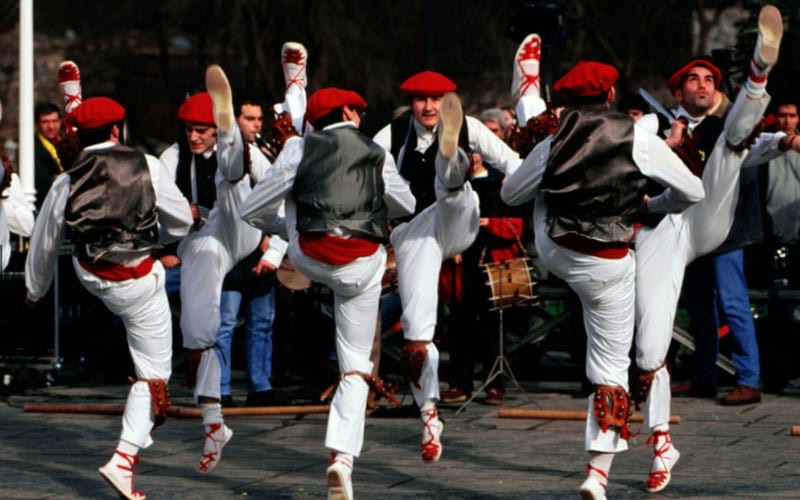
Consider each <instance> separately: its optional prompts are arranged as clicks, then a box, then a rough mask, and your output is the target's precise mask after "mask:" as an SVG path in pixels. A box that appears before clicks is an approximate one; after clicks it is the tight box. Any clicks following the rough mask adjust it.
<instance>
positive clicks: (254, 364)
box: [216, 98, 288, 407]
mask: <svg viewBox="0 0 800 500" xmlns="http://www.w3.org/2000/svg"><path fill="white" fill-rule="evenodd" d="M236 123H237V124H238V125H239V130H241V132H242V138H243V139H244V142H245V143H247V144H249V145H252V146H255V147H256V148H258V150H259V151H260V152H261V153H262V154H264V156H267V152H265V151H264V150H263V149H262V148H261V147H259V145H258V144H257V143H256V139H257V138H258V136H259V134H260V133H261V128H262V124H263V112H262V108H261V104H259V103H258V102H257V101H255V100H253V99H248V98H245V99H242V100H240V101H239V103H238V105H237V106H236ZM272 240H275V242H276V243H277V244H270V242H271V241H272ZM285 246H286V245H285V242H284V241H283V240H281V239H280V236H278V235H263V236H262V238H261V243H260V244H259V246H258V247H256V249H255V250H253V252H251V253H250V255H248V256H247V257H245V258H244V259H242V260H241V261H240V262H239V263H238V264H236V265H235V266H234V267H233V269H231V270H230V271H229V272H228V274H227V275H226V276H225V281H224V282H223V284H222V298H221V300H220V313H221V317H220V331H219V334H218V335H217V343H216V349H217V353H218V354H219V360H220V368H221V370H222V373H221V377H220V392H221V396H222V398H221V402H222V406H223V407H225V406H231V405H233V404H234V402H233V397H232V396H231V344H232V342H233V333H234V329H235V328H236V323H237V319H238V315H239V311H240V310H241V309H242V307H244V309H245V311H246V312H245V326H244V328H245V334H246V339H245V352H246V359H247V400H246V402H245V404H246V405H247V406H270V405H276V404H287V403H288V400H287V398H285V397H284V396H282V395H279V394H278V393H277V392H275V391H274V390H273V388H272V382H271V381H270V377H272V352H273V349H272V347H273V325H274V322H275V284H276V279H275V271H276V270H277V268H278V266H279V265H280V260H278V259H280V258H281V257H282V252H281V251H280V250H279V249H281V248H284V247H285ZM276 248H277V249H278V250H276ZM270 250H271V251H270Z"/></svg>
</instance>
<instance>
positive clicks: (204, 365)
mask: <svg viewBox="0 0 800 500" xmlns="http://www.w3.org/2000/svg"><path fill="white" fill-rule="evenodd" d="M221 380H222V366H221V365H220V363H219V356H218V355H217V351H216V350H215V349H206V350H205V351H203V354H202V356H201V358H200V364H199V365H198V366H197V380H196V382H195V385H194V400H195V402H196V403H199V400H200V397H201V396H203V397H207V398H213V399H220V382H221Z"/></svg>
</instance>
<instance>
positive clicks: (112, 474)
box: [25, 97, 192, 498]
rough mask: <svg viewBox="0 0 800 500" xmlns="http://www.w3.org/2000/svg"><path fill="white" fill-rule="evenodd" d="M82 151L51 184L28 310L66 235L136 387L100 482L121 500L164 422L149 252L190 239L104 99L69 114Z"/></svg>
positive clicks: (165, 368) (168, 345)
mask: <svg viewBox="0 0 800 500" xmlns="http://www.w3.org/2000/svg"><path fill="white" fill-rule="evenodd" d="M68 116H69V117H70V119H71V124H72V125H74V126H75V127H77V129H78V132H77V133H78V139H79V140H80V142H81V144H83V145H85V147H84V148H83V151H82V153H81V155H80V156H79V158H78V160H77V162H76V164H75V166H74V167H73V168H72V169H70V170H69V171H68V172H65V173H63V174H60V175H59V176H58V177H56V179H55V180H54V181H53V185H52V186H51V188H50V191H49V192H48V194H47V197H46V198H45V200H44V203H43V205H42V210H41V212H40V213H39V218H38V219H37V221H36V225H35V226H34V231H33V236H32V237H31V246H30V251H29V252H28V257H27V260H26V261H25V284H26V286H27V289H28V292H27V301H28V303H29V305H32V304H35V303H36V302H38V301H39V300H41V298H42V297H44V295H45V293H46V292H47V289H48V288H50V283H51V282H52V280H53V274H54V271H55V263H56V259H57V257H58V249H59V248H60V246H61V240H62V239H63V237H64V232H65V230H66V228H69V229H70V231H71V234H72V240H73V241H74V242H75V255H74V256H73V259H72V263H73V268H74V269H75V273H76V275H77V276H78V279H79V281H80V282H81V284H83V286H84V287H86V289H87V290H88V291H89V292H90V293H91V294H93V295H95V296H96V297H98V298H99V299H100V300H102V301H103V303H104V304H105V305H106V307H108V309H109V310H110V311H111V312H112V313H114V314H116V315H117V316H119V317H120V318H122V322H123V323H124V325H125V330H126V333H127V337H128V347H129V349H130V353H131V357H132V358H133V364H134V367H135V369H136V377H137V379H138V380H137V381H136V382H134V383H133V385H132V386H131V388H130V391H129V393H128V399H127V402H126V404H125V410H124V413H123V416H122V434H121V435H120V440H119V444H118V445H117V450H116V451H115V453H114V455H113V456H112V458H111V460H109V461H108V463H106V464H105V465H104V466H103V467H101V468H100V475H101V476H103V478H104V479H105V480H106V481H108V482H109V483H110V484H111V486H113V487H114V489H115V490H117V492H118V493H119V494H120V495H121V496H124V497H126V498H143V497H144V493H142V492H140V491H138V490H135V489H134V486H133V468H134V466H135V465H136V464H138V462H139V455H138V454H139V450H140V449H142V448H147V447H149V446H150V445H151V444H152V443H153V439H152V437H151V434H150V433H151V431H152V429H153V427H154V425H158V424H160V423H162V422H163V420H164V418H165V417H166V410H167V406H168V405H169V395H168V393H167V382H168V381H169V378H170V374H171V371H172V323H171V319H170V311H169V304H168V303H167V295H166V293H165V291H164V268H163V267H162V265H161V263H160V262H158V261H157V260H156V261H154V260H153V258H152V257H151V252H152V250H153V248H154V247H155V246H156V245H157V244H161V243H165V242H169V241H171V240H175V239H178V238H181V237H183V236H184V235H186V234H187V233H188V232H189V228H190V227H191V224H192V214H191V211H190V209H189V204H188V203H187V202H186V199H185V198H184V197H183V196H182V195H181V193H180V191H179V190H178V188H177V187H176V186H175V184H174V183H173V182H172V179H171V177H170V175H169V172H167V169H166V168H165V167H164V166H163V165H162V164H161V163H160V162H159V161H158V160H157V159H155V158H153V157H151V156H149V155H144V154H142V153H140V152H138V151H135V150H133V149H131V148H129V147H127V146H124V145H123V143H124V138H123V137H122V135H121V134H122V131H123V130H124V120H125V108H123V107H122V106H121V105H120V104H119V103H117V102H116V101H114V100H112V99H109V98H107V97H94V98H91V99H86V100H85V101H83V102H82V104H81V105H80V106H78V107H77V108H76V109H75V110H74V111H73V112H72V113H71V114H70V115H68Z"/></svg>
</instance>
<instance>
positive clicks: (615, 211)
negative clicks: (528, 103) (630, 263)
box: [540, 106, 646, 243]
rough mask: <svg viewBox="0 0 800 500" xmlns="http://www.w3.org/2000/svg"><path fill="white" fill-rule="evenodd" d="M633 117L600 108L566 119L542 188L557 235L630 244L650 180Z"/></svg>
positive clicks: (552, 231)
mask: <svg viewBox="0 0 800 500" xmlns="http://www.w3.org/2000/svg"><path fill="white" fill-rule="evenodd" d="M633 125H634V122H633V119H631V118H630V117H629V116H628V115H626V114H624V113H620V112H617V111H611V110H608V109H606V108H601V107H598V106H585V107H580V108H572V109H569V110H567V111H566V112H564V113H563V114H562V115H561V124H560V125H559V128H558V131H557V132H556V134H555V136H554V138H553V144H552V146H551V149H550V159H549V161H548V164H547V169H546V170H545V173H544V177H543V178H542V183H541V186H540V189H541V190H542V191H543V192H544V196H545V202H546V203H547V214H548V232H549V234H550V235H551V236H552V237H559V236H564V235H566V234H577V235H579V236H584V237H587V238H591V239H593V240H598V241H602V242H608V243H612V242H614V243H628V242H630V241H631V239H632V238H633V221H634V219H635V217H636V215H637V214H638V210H639V206H640V205H641V202H642V197H643V195H644V188H645V184H646V178H645V177H644V176H643V175H642V173H641V172H640V171H639V169H638V167H637V166H636V164H635V163H634V162H633Z"/></svg>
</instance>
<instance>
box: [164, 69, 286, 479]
mask: <svg viewBox="0 0 800 500" xmlns="http://www.w3.org/2000/svg"><path fill="white" fill-rule="evenodd" d="M206 88H207V90H208V92H205V93H202V94H200V95H202V96H203V100H202V101H200V104H201V105H202V106H201V107H199V108H198V109H197V110H196V111H197V115H189V116H185V117H184V121H185V122H186V123H187V139H188V140H189V145H190V147H192V152H195V148H194V146H193V143H198V147H197V150H199V149H200V148H201V146H200V145H199V144H201V143H202V144H204V145H205V148H206V150H207V149H208V148H210V147H211V143H212V142H213V145H215V146H216V153H215V154H214V156H213V158H214V162H215V163H216V165H217V168H216V171H215V172H214V177H213V181H214V188H215V189H214V193H215V195H216V200H215V201H214V203H213V205H212V206H211V209H210V211H209V212H208V215H207V219H205V223H204V224H202V225H199V227H198V224H195V229H196V230H195V231H192V232H191V233H190V234H189V235H188V236H187V237H186V238H184V239H183V240H182V241H181V243H180V245H179V246H178V257H179V259H180V263H181V274H180V294H181V309H182V313H181V332H182V334H183V346H184V347H185V348H186V349H187V355H188V359H187V362H188V367H187V368H188V374H187V376H188V377H189V382H190V385H191V384H194V397H195V401H196V402H197V404H198V406H199V407H200V409H201V412H202V425H203V426H204V438H203V452H202V456H201V458H200V462H199V464H198V466H197V470H198V471H199V472H203V473H208V472H211V471H213V470H214V469H215V468H216V466H217V464H218V463H219V461H220V459H221V457H222V449H223V447H224V446H225V445H226V444H227V443H228V441H230V439H231V437H232V436H233V431H232V430H230V428H228V426H226V425H225V422H224V419H223V416H222V407H221V402H220V401H221V394H220V378H221V359H220V357H221V356H222V355H223V353H222V350H221V349H220V348H219V347H218V346H217V345H216V341H217V335H218V333H219V328H220V297H221V294H222V284H223V281H224V279H225V275H226V274H227V273H228V271H230V270H231V269H232V268H233V266H234V265H235V264H236V263H237V262H239V261H240V260H242V259H243V258H245V257H246V256H247V255H249V254H250V253H252V252H253V251H254V250H255V249H256V247H257V246H258V245H259V242H260V241H261V232H260V231H259V230H257V229H256V228H254V227H251V226H249V225H247V224H245V223H244V222H243V221H242V220H241V219H240V213H239V205H240V204H241V202H242V201H243V200H244V199H245V198H246V197H247V195H249V194H250V191H251V178H252V180H253V181H258V180H259V179H260V178H261V177H262V176H263V174H264V172H265V171H266V170H267V168H269V166H270V164H269V161H268V160H267V159H266V158H265V157H264V155H262V154H261V153H260V152H259V150H258V148H257V147H256V146H255V145H251V144H247V143H246V142H245V141H244V140H243V137H242V134H241V132H240V131H239V128H238V126H237V125H236V121H235V119H234V114H233V102H232V94H231V90H230V85H229V84H228V80H227V78H226V77H225V75H224V73H223V72H222V70H221V68H219V66H216V65H212V66H210V67H209V68H208V69H207V70H206ZM191 99H192V98H190V100H191ZM190 109H191V108H190ZM201 120H202V121H201ZM197 123H199V124H201V125H203V128H205V129H208V130H196V126H195V125H194V124H197ZM190 128H191V129H192V130H190ZM212 129H213V134H215V135H216V137H213V140H212V137H211V135H212V132H211V130H212ZM206 134H208V135H206ZM195 215H197V213H196V212H195ZM285 247H286V243H285V242H284V241H282V240H281V239H280V238H272V239H271V240H270V243H269V248H267V249H266V251H265V252H264V254H263V255H262V257H261V259H260V261H259V264H261V261H264V264H263V265H257V266H256V269H258V272H268V271H274V270H275V269H276V268H277V266H278V264H279V263H280V261H281V259H282V258H283V253H284V252H285Z"/></svg>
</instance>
